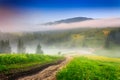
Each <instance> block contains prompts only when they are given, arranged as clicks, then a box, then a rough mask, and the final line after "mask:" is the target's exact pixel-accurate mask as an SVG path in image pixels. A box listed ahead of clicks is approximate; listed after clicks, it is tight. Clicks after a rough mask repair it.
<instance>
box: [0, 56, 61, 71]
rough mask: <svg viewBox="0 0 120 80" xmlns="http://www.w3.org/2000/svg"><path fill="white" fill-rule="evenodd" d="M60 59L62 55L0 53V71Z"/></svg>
mask: <svg viewBox="0 0 120 80" xmlns="http://www.w3.org/2000/svg"><path fill="white" fill-rule="evenodd" d="M60 59H62V57H58V56H49V55H41V54H0V73H3V72H9V71H11V70H14V69H24V68H27V67H31V66H37V65H43V64H47V63H51V62H55V61H58V60H60Z"/></svg>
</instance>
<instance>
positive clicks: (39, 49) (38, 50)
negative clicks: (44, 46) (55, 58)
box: [36, 44, 43, 54]
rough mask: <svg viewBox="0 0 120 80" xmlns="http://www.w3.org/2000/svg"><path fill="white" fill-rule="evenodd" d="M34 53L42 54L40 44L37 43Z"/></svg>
mask: <svg viewBox="0 0 120 80" xmlns="http://www.w3.org/2000/svg"><path fill="white" fill-rule="evenodd" d="M36 53H40V54H43V51H42V50H41V45H40V44H38V45H37V49H36Z"/></svg>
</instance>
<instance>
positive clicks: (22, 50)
mask: <svg viewBox="0 0 120 80" xmlns="http://www.w3.org/2000/svg"><path fill="white" fill-rule="evenodd" d="M17 52H18V53H25V46H24V43H23V41H22V40H21V39H19V40H18V45H17Z"/></svg>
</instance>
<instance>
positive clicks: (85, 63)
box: [57, 56, 120, 80]
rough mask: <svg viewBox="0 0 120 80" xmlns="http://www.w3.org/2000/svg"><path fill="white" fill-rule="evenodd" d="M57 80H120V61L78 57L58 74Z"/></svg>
mask: <svg viewBox="0 0 120 80" xmlns="http://www.w3.org/2000/svg"><path fill="white" fill-rule="evenodd" d="M57 80H120V59H119V58H108V57H102V56H84V57H76V58H74V59H73V60H72V61H71V62H70V63H69V64H68V65H67V66H66V67H65V68H63V69H62V70H61V71H59V72H58V74H57Z"/></svg>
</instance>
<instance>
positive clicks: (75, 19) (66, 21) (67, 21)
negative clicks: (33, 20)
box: [43, 17, 93, 25]
mask: <svg viewBox="0 0 120 80" xmlns="http://www.w3.org/2000/svg"><path fill="white" fill-rule="evenodd" d="M86 20H93V18H87V17H74V18H68V19H63V20H59V21H54V22H48V23H45V24H43V25H54V24H60V23H73V22H81V21H86Z"/></svg>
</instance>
